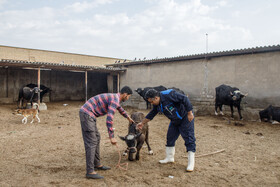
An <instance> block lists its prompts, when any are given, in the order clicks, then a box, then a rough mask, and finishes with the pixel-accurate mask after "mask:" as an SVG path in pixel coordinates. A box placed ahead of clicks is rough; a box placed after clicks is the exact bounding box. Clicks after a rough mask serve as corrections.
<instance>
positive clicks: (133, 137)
mask: <svg viewBox="0 0 280 187" xmlns="http://www.w3.org/2000/svg"><path fill="white" fill-rule="evenodd" d="M144 118H145V116H144V114H143V113H142V112H134V113H132V114H131V119H133V121H134V122H135V123H132V124H130V125H129V127H128V134H127V135H126V136H125V137H122V136H119V137H120V139H121V140H124V141H125V142H126V145H127V150H126V151H125V152H124V155H126V154H127V152H128V160H130V161H133V160H134V158H133V155H134V153H135V152H137V153H136V160H139V159H140V150H141V148H142V146H143V144H144V142H146V144H147V146H148V150H149V154H153V151H152V149H151V147H150V145H149V126H148V124H145V125H144V126H143V128H142V129H141V130H139V129H136V125H137V124H138V123H140V122H141V121H142V120H143V119H144ZM136 149H137V150H136Z"/></svg>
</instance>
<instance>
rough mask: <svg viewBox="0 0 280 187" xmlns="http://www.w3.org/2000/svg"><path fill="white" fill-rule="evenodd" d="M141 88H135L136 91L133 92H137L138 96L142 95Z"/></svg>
mask: <svg viewBox="0 0 280 187" xmlns="http://www.w3.org/2000/svg"><path fill="white" fill-rule="evenodd" d="M142 91H143V90H142V88H137V89H136V90H135V92H137V93H138V94H140V95H141V93H142Z"/></svg>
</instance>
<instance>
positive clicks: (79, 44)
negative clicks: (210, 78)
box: [0, 0, 280, 59]
mask: <svg viewBox="0 0 280 187" xmlns="http://www.w3.org/2000/svg"><path fill="white" fill-rule="evenodd" d="M279 9H280V1H279V0H266V1H257V0H86V1H76V0H40V1H39V0H0V45H7V46H14V47H24V48H33V49H43V50H52V51H61V52H70V53H79V54H87V55H95V56H105V57H115V58H123V59H134V58H135V57H136V58H137V59H139V58H140V59H143V58H144V57H146V58H147V59H151V58H157V57H158V58H164V57H174V56H183V55H192V54H200V53H205V52H206V33H208V52H215V51H224V50H232V49H243V48H249V47H256V46H268V45H278V44H280V24H279V22H278V21H279V18H280V11H279Z"/></svg>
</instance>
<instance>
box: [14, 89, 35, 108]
mask: <svg viewBox="0 0 280 187" xmlns="http://www.w3.org/2000/svg"><path fill="white" fill-rule="evenodd" d="M39 91H40V90H39V88H38V87H35V88H29V87H26V86H25V87H22V88H21V89H20V90H19V94H18V107H19V108H23V103H24V101H27V103H31V106H32V103H33V102H37V101H38V93H39Z"/></svg>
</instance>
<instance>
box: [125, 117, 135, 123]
mask: <svg viewBox="0 0 280 187" xmlns="http://www.w3.org/2000/svg"><path fill="white" fill-rule="evenodd" d="M127 119H128V121H129V124H132V123H135V122H134V121H133V119H131V117H129V116H128V117H127Z"/></svg>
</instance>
